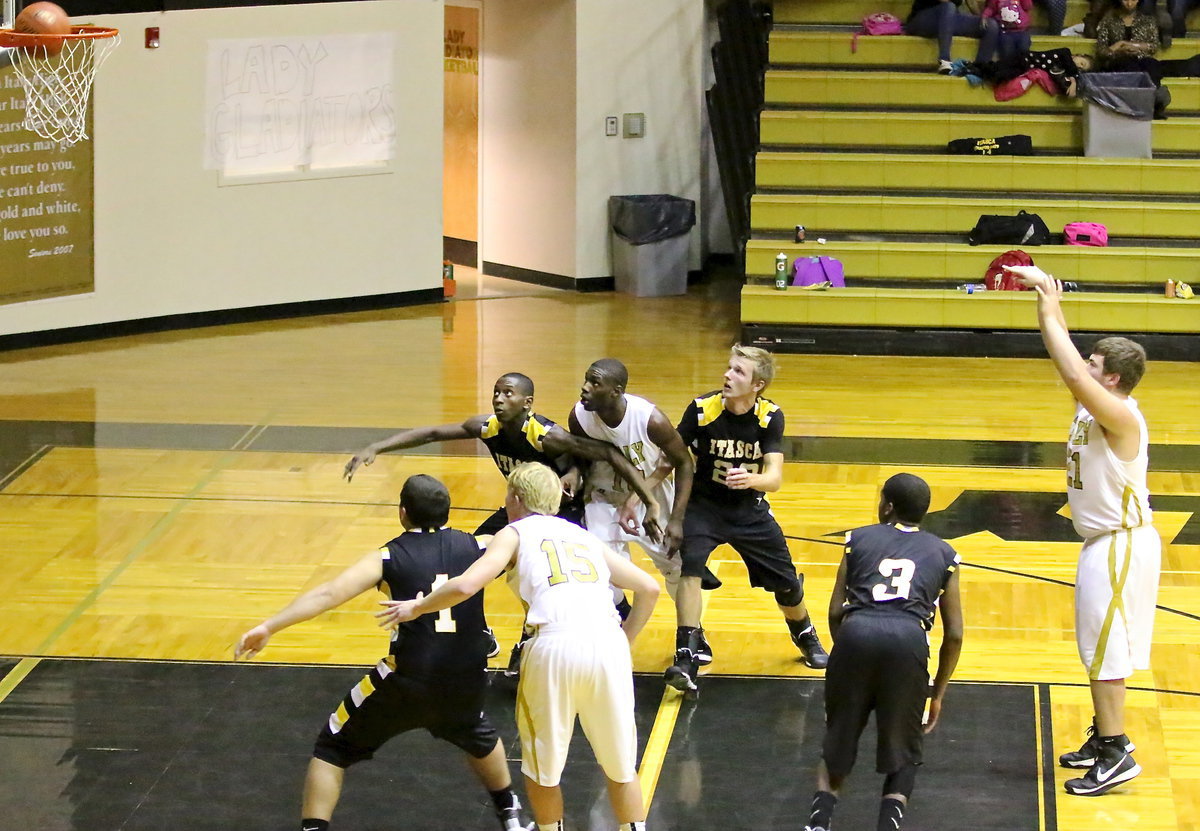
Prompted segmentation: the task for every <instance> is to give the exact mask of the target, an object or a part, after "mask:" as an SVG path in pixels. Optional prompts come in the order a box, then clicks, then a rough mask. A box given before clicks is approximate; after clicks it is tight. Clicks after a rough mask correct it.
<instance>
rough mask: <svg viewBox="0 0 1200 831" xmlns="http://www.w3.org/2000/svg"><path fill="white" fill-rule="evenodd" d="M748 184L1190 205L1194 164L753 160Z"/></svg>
mask: <svg viewBox="0 0 1200 831" xmlns="http://www.w3.org/2000/svg"><path fill="white" fill-rule="evenodd" d="M755 181H756V185H757V187H758V190H759V192H760V193H761V192H762V191H763V189H764V188H765V189H773V190H788V189H805V190H816V189H825V190H830V191H833V192H835V193H836V192H838V191H858V192H863V193H886V192H888V191H896V190H900V191H938V192H955V193H972V192H973V193H997V194H1008V193H1031V192H1038V193H1095V194H1128V195H1138V194H1155V195H1159V194H1164V195H1175V196H1188V197H1195V196H1196V195H1197V194H1200V159H1096V158H1081V157H1075V156H946V155H921V154H904V153H768V152H760V153H759V154H758V157H757V164H756V170H755ZM1198 230H1200V229H1198Z"/></svg>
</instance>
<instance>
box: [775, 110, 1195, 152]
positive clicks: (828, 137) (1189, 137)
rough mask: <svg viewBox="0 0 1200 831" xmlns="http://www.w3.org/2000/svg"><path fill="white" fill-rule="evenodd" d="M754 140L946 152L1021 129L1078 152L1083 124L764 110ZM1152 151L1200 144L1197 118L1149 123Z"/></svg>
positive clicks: (1058, 117)
mask: <svg viewBox="0 0 1200 831" xmlns="http://www.w3.org/2000/svg"><path fill="white" fill-rule="evenodd" d="M759 124H760V136H759V140H760V141H761V142H762V144H763V146H764V147H768V148H771V149H775V150H779V149H785V148H788V147H794V148H796V149H821V148H833V149H836V148H854V149H863V150H870V149H883V148H887V149H891V150H902V151H903V150H909V151H911V150H923V151H928V152H945V150H946V144H947V142H949V141H951V140H953V139H957V138H964V137H970V136H974V137H991V136H997V135H1009V134H1012V133H1020V134H1024V135H1027V136H1029V137H1030V138H1031V139H1032V140H1033V146H1034V148H1035V149H1036V150H1037V151H1038V152H1044V151H1052V152H1056V153H1071V154H1073V155H1079V154H1081V153H1082V152H1083V123H1082V120H1081V119H1080V118H1078V117H1077V116H1076V114H1075V113H1068V112H1063V113H1057V114H1053V115H1051V114H1042V113H1020V112H1003V113H987V112H967V113H946V114H943V115H941V116H940V117H939V118H930V117H929V113H908V112H886V113H885V112H854V111H847V110H769V111H765V112H763V113H762V117H761V119H760V122H759ZM1152 143H1153V148H1154V153H1155V154H1164V153H1171V154H1191V155H1194V154H1195V153H1196V152H1197V150H1198V149H1200V117H1193V118H1179V117H1174V118H1171V119H1169V120H1167V121H1159V122H1156V123H1155V124H1154V127H1153V131H1152Z"/></svg>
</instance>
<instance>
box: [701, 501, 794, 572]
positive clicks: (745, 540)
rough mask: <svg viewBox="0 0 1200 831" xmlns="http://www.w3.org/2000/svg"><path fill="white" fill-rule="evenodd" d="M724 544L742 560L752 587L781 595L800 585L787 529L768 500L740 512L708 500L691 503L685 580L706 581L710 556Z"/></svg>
mask: <svg viewBox="0 0 1200 831" xmlns="http://www.w3.org/2000/svg"><path fill="white" fill-rule="evenodd" d="M722 543H728V544H729V545H730V546H731V547H732V548H733V550H734V551H736V552H737V553H738V556H740V557H741V558H742V561H743V562H744V563H745V564H746V571H747V573H748V574H749V576H750V585H752V586H757V587H759V588H763V589H766V590H767V591H769V592H779V591H787V590H788V589H791V588H794V587H795V586H796V585H797V583H799V581H800V579H799V577H797V575H796V566H795V564H794V563H793V562H792V552H791V551H789V550H788V545H787V540H786V539H784V536H783V529H782V528H780V527H779V523H778V522H776V521H775V517H774V516H772V515H771V508H770V506H769V505H768V504H767V502H766V500H759V501H758V502H757V503H755V505H754V506H753V507H751V508H750V509H748V510H747V509H741V510H737V511H730V510H729V509H727V508H724V507H722V506H720V505H717V504H716V503H714V502H710V501H708V500H707V499H692V500H691V501H690V502H688V507H687V513H686V514H685V515H684V517H683V555H682V556H683V568H682V572H683V576H684V577H702V576H703V575H704V568H705V565H706V564H707V563H708V556H709V555H710V554H712V552H713V549H714V548H716V547H717V546H718V545H721V544H722Z"/></svg>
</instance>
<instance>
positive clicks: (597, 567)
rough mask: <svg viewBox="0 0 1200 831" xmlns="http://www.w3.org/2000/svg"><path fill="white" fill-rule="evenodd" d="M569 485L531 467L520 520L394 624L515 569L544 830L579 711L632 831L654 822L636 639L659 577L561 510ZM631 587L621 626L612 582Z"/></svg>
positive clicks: (518, 502) (389, 612) (521, 476)
mask: <svg viewBox="0 0 1200 831" xmlns="http://www.w3.org/2000/svg"><path fill="white" fill-rule="evenodd" d="M561 495H562V486H561V483H560V481H559V478H558V475H557V474H556V473H554V471H552V470H550V468H548V467H546V466H545V465H541V464H537V463H527V464H522V465H519V466H518V467H516V468H515V469H514V470H513V471H512V473H510V474H509V476H508V492H507V494H506V496H505V508H506V509H507V511H508V517H509V520H510V524H509V525H508V526H507V527H505V528H504V529H503V530H502V531H500V532H499V533H498V534H496V536H495V537H494V538H493V539H492V541H491V543H490V544H489V545H488V548H487V551H486V552H484V554H483V556H482V557H480V558H479V560H478V561H476V563H475V564H474V565H472V566H471V567H470V568H468V569H467V570H466V571H465V572H463V573H462V574H461V575H460V576H458V577H454V578H451V579H450V580H449V581H448V582H446V583H445V584H444V585H442V586H440V587H439V588H438V589H437V590H435V591H433V592H432V593H430V594H429V595H428V596H424V597H423V596H421V595H419V594H418V595H417V597H416V598H415V599H413V600H407V601H399V602H398V601H390V602H387V603H386V604H385V605H386V606H387V607H388V608H387V609H386V610H385V611H383V612H381V613H380V617H381V619H382V620H383V622H384V623H385V624H387V623H397V622H403V621H407V620H411V619H413V618H414V617H418V616H420V615H423V614H428V613H429V612H434V611H438V610H440V609H447V608H450V607H451V606H454V605H455V604H457V603H461V602H463V601H464V600H467V599H468V598H470V597H472V596H473V595H475V594H477V593H478V592H479V591H480V590H481V589H482V588H483V587H484V586H486V585H487V584H488V583H489V582H491V581H492V580H493V579H495V578H496V577H497V576H499V575H500V574H501V572H503V571H504V570H505V569H509V568H514V569H515V571H516V578H517V583H518V588H519V593H520V595H521V599H522V600H523V601H524V602H525V603H526V604H527V605H528V614H527V615H526V618H525V622H526V625H527V626H528V627H531V628H532V629H533V630H534V635H533V637H532V638H531V639H530V641H529V643H528V644H527V645H526V647H525V649H524V650H523V657H522V659H521V683H520V687H519V689H518V691H517V729H518V731H519V732H520V736H521V771H522V773H524V774H525V780H526V782H525V784H526V792H527V793H528V795H529V803H530V808H531V809H532V811H533V816H534V819H535V820H536V821H537V826H538V828H539V829H541V831H561V829H562V817H563V804H562V792H561V790H560V789H559V780H560V778H561V776H562V771H563V767H564V766H565V765H566V761H567V748H568V747H569V745H570V743H571V735H572V733H573V732H574V728H575V718H576V717H577V716H578V718H579V722H580V724H581V725H582V727H583V732H584V734H585V735H586V736H587V739H588V743H589V744H590V745H591V746H592V751H593V753H595V755H596V761H598V762H599V763H600V767H601V768H603V770H604V774H605V776H606V777H608V795H609V800H610V802H611V803H612V808H613V813H614V814H615V815H616V818H617V822H618V823H619V824H620V827H621V829H622V831H641V829H644V828H645V820H646V807H645V804H644V802H643V800H642V788H641V784H640V783H639V781H638V778H637V730H636V727H635V725H634V698H633V666H632V661H631V659H630V654H629V645H630V643H632V641H633V639H634V638H635V637H637V634H638V633H639V632H640V631H641V630H642V628H643V627H644V626H645V625H646V621H647V620H649V618H650V612H651V611H652V610H653V609H654V604H655V601H656V600H657V599H658V594H659V588H658V583H657V582H655V580H654V579H653V578H652V577H651V576H650V575H648V574H647V573H646V572H644V571H642V570H641V569H640V568H638V567H637V566H635V565H633V564H632V563H631V562H629V561H628V560H626V559H625V558H623V557H621V556H620V555H619V554H617V553H616V552H614V551H613V550H612V549H610V548H608V546H606V545H604V544H603V543H602V542H600V540H599V539H597V538H596V537H595V536H594V535H593V534H591V533H590V532H588V531H586V530H584V529H583V528H580V527H579V526H577V525H573V524H571V523H569V522H567V521H566V520H563V519H560V518H558V517H555V516H554V513H555V512H556V511H557V510H558V503H559V499H560V498H561ZM614 585H615V586H618V587H620V588H623V589H628V590H630V591H632V592H633V601H632V604H631V609H630V611H629V615H628V616H627V617H626V619H625V622H624V624H622V623H621V620H620V617H619V616H618V615H617V611H616V609H615V608H614V607H613V602H612V588H611V587H612V586H614Z"/></svg>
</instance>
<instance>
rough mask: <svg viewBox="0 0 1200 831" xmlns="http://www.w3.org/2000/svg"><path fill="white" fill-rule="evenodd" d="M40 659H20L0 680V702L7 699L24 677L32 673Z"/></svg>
mask: <svg viewBox="0 0 1200 831" xmlns="http://www.w3.org/2000/svg"><path fill="white" fill-rule="evenodd" d="M41 661H42V659H41V658H22V659H21V660H20V661H18V662H17V665H16V666H15V667H13V668H12V669H11V670H10V671H9V673H8V675H6V676H4V677H3V678H0V701H3V700H4V699H6V698H8V694H9V693H11V692H12V691H13V690H15V689H16V688H17V684H20V683H21V682H22V681H24V680H25V676H26V675H28V674H29V673H30V672H32V671H33V668H34V667H36V666H37V665H38V664H40V663H41Z"/></svg>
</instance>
